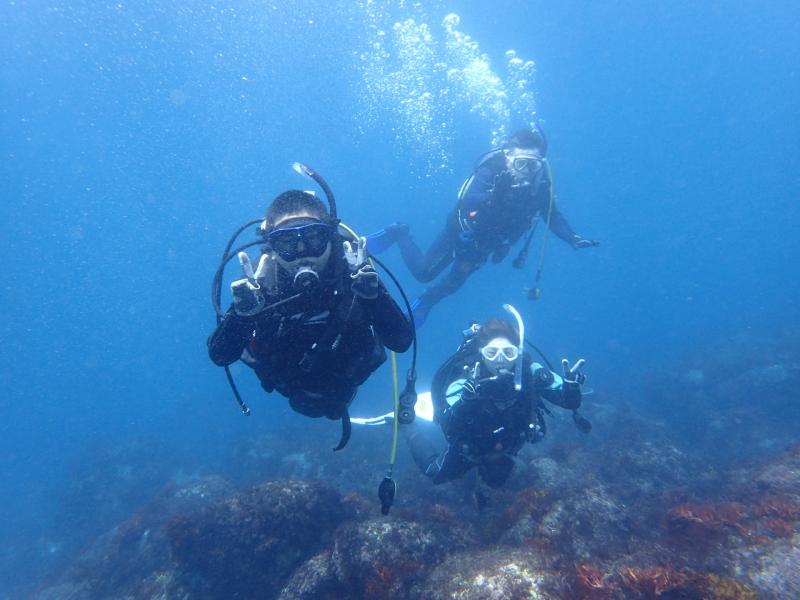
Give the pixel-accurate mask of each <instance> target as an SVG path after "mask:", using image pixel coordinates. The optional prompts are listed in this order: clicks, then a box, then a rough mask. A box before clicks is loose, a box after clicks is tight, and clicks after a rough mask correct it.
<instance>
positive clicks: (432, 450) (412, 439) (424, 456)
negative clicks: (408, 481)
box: [404, 419, 439, 473]
mask: <svg viewBox="0 0 800 600" xmlns="http://www.w3.org/2000/svg"><path fill="white" fill-rule="evenodd" d="M404 430H405V434H406V435H405V438H406V443H407V444H408V448H409V450H411V456H412V457H413V458H414V463H415V464H416V465H417V466H418V467H419V470H420V471H422V472H423V473H427V472H428V469H429V468H430V467H431V465H435V463H436V459H437V458H438V457H439V450H438V449H437V448H436V444H435V443H434V442H433V439H432V438H433V434H434V433H435V432H434V426H433V425H431V424H428V423H420V422H419V419H414V422H413V423H411V424H410V425H407V426H406V427H405V428H404ZM434 470H438V468H437V467H435V466H434Z"/></svg>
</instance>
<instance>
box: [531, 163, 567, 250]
mask: <svg viewBox="0 0 800 600" xmlns="http://www.w3.org/2000/svg"><path fill="white" fill-rule="evenodd" d="M552 185H553V184H552V182H551V181H550V179H549V177H547V176H545V177H544V181H542V183H541V185H539V188H538V190H537V191H536V197H535V198H534V200H533V201H534V202H535V206H536V211H537V212H538V213H539V215H541V218H542V220H543V221H544V222H545V223H547V222H548V221H547V219H548V214H549V219H550V231H552V232H553V233H554V234H555V235H556V236H558V237H560V238H561V239H562V240H564V241H565V242H567V243H568V244H569V245H570V246H572V245H574V241H575V239H576V238H578V236H577V235H575V232H574V231H573V230H572V227H571V226H570V224H569V222H568V221H567V218H566V217H565V216H564V214H563V213H562V212H561V210H559V208H558V203H557V202H556V198H555V196H554V195H551V194H552V191H551V187H552Z"/></svg>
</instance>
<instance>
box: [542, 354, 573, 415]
mask: <svg viewBox="0 0 800 600" xmlns="http://www.w3.org/2000/svg"><path fill="white" fill-rule="evenodd" d="M531 375H532V376H533V384H534V389H535V390H536V392H537V393H538V394H539V396H541V397H542V398H544V399H545V400H547V401H548V402H550V403H551V404H555V405H556V406H560V407H561V408H566V409H568V410H575V409H577V408H579V407H580V405H581V386H580V385H578V384H577V383H574V382H571V381H564V380H563V379H562V378H561V376H560V375H558V374H557V373H553V371H551V370H550V369H546V368H545V367H543V366H542V365H540V364H539V363H533V364H532V365H531Z"/></svg>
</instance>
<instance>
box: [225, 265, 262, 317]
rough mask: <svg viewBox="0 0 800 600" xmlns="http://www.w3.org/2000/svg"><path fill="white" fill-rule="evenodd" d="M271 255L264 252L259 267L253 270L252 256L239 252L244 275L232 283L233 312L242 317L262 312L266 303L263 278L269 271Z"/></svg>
mask: <svg viewBox="0 0 800 600" xmlns="http://www.w3.org/2000/svg"><path fill="white" fill-rule="evenodd" d="M268 261H269V257H268V256H267V255H266V254H262V255H261V258H260V259H259V261H258V267H256V270H255V271H253V265H252V264H251V263H250V257H249V256H247V253H246V252H239V264H240V265H242V272H243V273H244V277H243V278H242V279H237V280H236V281H234V282H233V283H231V295H232V296H233V312H235V313H236V314H237V315H239V316H240V317H252V316H253V315H256V314H258V313H259V312H261V309H263V308H264V304H265V303H266V301H265V299H264V293H263V291H262V289H261V280H263V279H264V275H265V274H266V272H267V262H268Z"/></svg>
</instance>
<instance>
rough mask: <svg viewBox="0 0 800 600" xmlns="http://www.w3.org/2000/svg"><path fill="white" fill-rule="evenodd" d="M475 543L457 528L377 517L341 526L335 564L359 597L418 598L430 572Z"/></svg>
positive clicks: (351, 589) (332, 557) (333, 558)
mask: <svg viewBox="0 0 800 600" xmlns="http://www.w3.org/2000/svg"><path fill="white" fill-rule="evenodd" d="M471 543H472V540H471V539H470V538H469V536H468V535H467V534H466V532H463V531H461V530H460V528H457V527H456V528H449V527H447V526H445V525H442V524H436V523H431V522H426V523H420V522H414V521H405V520H399V519H398V518H393V519H386V518H384V517H376V518H373V519H369V520H367V521H365V522H361V523H354V524H350V525H345V526H344V527H342V528H341V529H340V530H339V531H338V532H337V533H336V544H335V546H334V549H333V553H332V555H331V560H332V562H333V565H334V569H335V571H336V573H337V577H338V578H339V580H340V581H342V582H346V583H347V586H348V588H349V591H350V593H351V594H353V595H354V597H368V598H414V597H419V596H418V595H416V593H415V592H414V590H415V588H416V587H417V586H419V585H420V584H421V583H422V581H423V580H424V578H425V576H426V575H427V574H428V573H429V572H430V570H431V569H433V568H434V567H435V566H436V565H437V564H438V563H439V562H441V561H442V560H443V559H444V557H445V556H447V554H448V553H450V552H453V551H457V550H460V549H463V548H466V547H467V546H468V545H469V544H471Z"/></svg>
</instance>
